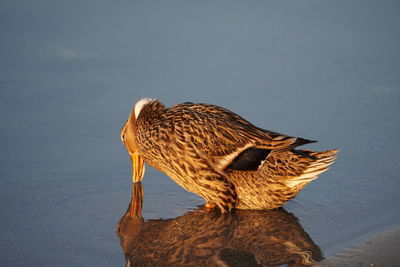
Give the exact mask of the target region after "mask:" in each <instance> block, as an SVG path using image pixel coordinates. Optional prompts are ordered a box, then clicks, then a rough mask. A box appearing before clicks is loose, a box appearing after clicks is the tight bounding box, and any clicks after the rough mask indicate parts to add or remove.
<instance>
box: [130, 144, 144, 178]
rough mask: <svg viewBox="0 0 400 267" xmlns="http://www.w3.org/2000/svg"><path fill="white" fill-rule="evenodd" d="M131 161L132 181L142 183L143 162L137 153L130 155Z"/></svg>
mask: <svg viewBox="0 0 400 267" xmlns="http://www.w3.org/2000/svg"><path fill="white" fill-rule="evenodd" d="M131 160H132V181H133V182H134V183H138V182H140V181H142V179H143V175H144V170H145V168H144V161H143V158H142V157H141V156H140V155H139V153H137V152H135V153H133V154H132V155H131Z"/></svg>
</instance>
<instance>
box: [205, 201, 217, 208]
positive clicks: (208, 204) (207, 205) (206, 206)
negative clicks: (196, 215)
mask: <svg viewBox="0 0 400 267" xmlns="http://www.w3.org/2000/svg"><path fill="white" fill-rule="evenodd" d="M215 207H216V205H215V204H212V203H209V202H207V203H206V205H205V206H204V208H205V209H206V210H212V209H214V208H215Z"/></svg>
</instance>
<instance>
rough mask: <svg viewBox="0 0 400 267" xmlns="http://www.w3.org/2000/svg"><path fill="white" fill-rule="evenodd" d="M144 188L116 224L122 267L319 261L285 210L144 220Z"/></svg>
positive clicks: (137, 186)
mask: <svg viewBox="0 0 400 267" xmlns="http://www.w3.org/2000/svg"><path fill="white" fill-rule="evenodd" d="M143 195H144V191H143V186H142V184H141V183H135V184H133V185H132V200H131V203H130V204H129V207H128V210H127V211H126V213H125V214H124V215H123V216H122V218H121V219H120V221H119V223H118V225H117V235H118V236H119V238H120V240H121V247H122V249H123V252H124V254H125V260H126V266H310V265H313V264H315V263H316V262H318V261H320V260H321V259H322V254H321V251H320V249H319V247H318V246H317V245H316V244H315V243H314V242H313V241H312V240H311V238H310V237H309V236H308V234H307V233H306V232H305V231H304V229H303V227H302V226H301V225H300V223H299V221H298V219H297V218H296V217H295V216H294V215H293V214H291V213H289V212H287V211H285V210H284V209H276V210H267V211H248V210H235V211H234V212H232V213H230V214H221V213H219V212H217V211H208V210H204V208H199V209H197V210H195V211H193V212H189V213H187V214H185V215H182V216H180V217H177V218H174V219H168V220H162V219H159V220H148V221H144V220H143V217H142V203H143Z"/></svg>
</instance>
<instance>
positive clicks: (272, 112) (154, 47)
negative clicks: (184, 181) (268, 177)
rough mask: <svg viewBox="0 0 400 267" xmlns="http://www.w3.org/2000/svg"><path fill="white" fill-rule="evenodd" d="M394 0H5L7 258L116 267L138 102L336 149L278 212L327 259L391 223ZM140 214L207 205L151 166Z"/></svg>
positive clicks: (398, 54)
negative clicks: (128, 128) (187, 106)
mask: <svg viewBox="0 0 400 267" xmlns="http://www.w3.org/2000/svg"><path fill="white" fill-rule="evenodd" d="M399 25H400V2H399V1H370V0H362V1H317V0H312V1H303V0H301V1H222V0H221V1H211V0H210V1H208V0H206V1H193V0H189V1H183V0H179V1H114V2H112V3H111V2H110V1H98V0H97V1H44V0H40V1H27V0H26V1H22V0H12V1H11V0H10V1H4V0H3V1H1V2H0V36H1V37H0V38H1V42H0V114H1V116H0V120H1V121H0V122H1V131H0V148H1V150H0V151H1V152H0V174H1V177H0V179H1V180H0V182H1V185H0V215H1V219H0V243H1V246H0V261H1V262H2V264H4V266H55V265H57V266H59V265H69V266H92V265H98V266H120V265H122V264H123V263H124V258H123V253H122V251H121V247H120V246H119V240H118V238H117V236H116V235H115V233H114V229H115V224H116V223H117V222H118V220H119V218H120V217H121V216H122V214H123V213H124V212H125V210H126V208H127V205H128V204H129V201H130V196H131V192H130V189H131V178H130V175H131V174H130V171H131V165H130V160H129V157H128V155H127V153H126V151H125V149H124V147H123V146H122V144H121V142H120V139H119V131H120V128H121V126H122V124H123V123H124V122H125V120H126V119H127V117H128V114H129V112H130V110H131V108H132V106H133V104H134V103H135V102H136V101H137V100H138V99H140V98H142V97H152V98H157V99H159V100H161V101H162V102H164V103H165V104H166V105H167V106H169V105H173V104H176V103H179V102H184V101H192V102H206V103H212V104H217V105H221V106H224V107H227V108H229V109H231V110H233V111H235V112H236V113H238V114H240V115H242V116H243V117H245V118H247V119H248V120H250V121H251V122H253V123H254V124H256V125H257V126H260V127H263V128H267V129H271V130H275V131H279V132H282V133H286V134H290V135H295V136H301V137H305V138H309V139H314V140H319V141H320V142H319V143H317V144H312V145H309V146H307V148H309V149H318V150H324V149H330V148H335V147H337V148H339V149H340V150H341V153H340V155H339V158H338V160H337V162H336V163H335V165H333V167H332V168H331V169H330V170H329V171H328V172H326V173H324V174H323V175H321V177H320V178H319V179H318V180H316V181H314V182H313V183H312V184H310V185H309V186H308V187H307V188H306V189H305V190H304V191H303V192H302V193H301V194H300V195H299V196H298V197H297V198H296V199H295V200H293V201H291V202H289V203H288V204H287V205H286V206H285V208H286V209H287V210H288V211H290V212H292V213H294V214H295V215H296V216H297V217H298V218H299V219H300V222H301V224H302V226H303V227H304V229H305V231H306V232H307V233H308V234H309V235H310V236H311V238H312V239H313V240H314V242H315V243H316V244H317V245H319V246H320V248H321V250H322V251H323V253H324V255H325V256H330V255H332V254H334V253H337V252H339V251H340V250H342V249H343V248H344V247H348V246H352V245H355V244H356V243H357V242H359V241H360V240H362V239H364V238H366V237H369V236H371V235H372V234H375V233H378V232H380V231H383V230H385V229H388V228H390V227H393V226H396V225H399V224H400V213H399V210H400V201H399V195H400V194H399V186H400V181H399V174H398V173H399V170H400V167H399V166H400V153H399V149H400V139H399V136H400V27H399ZM143 182H144V189H145V201H144V207H143V212H144V217H145V219H155V218H173V217H176V216H179V215H182V214H184V213H185V212H187V211H188V210H191V209H193V208H195V207H196V206H197V205H200V204H202V203H203V200H202V199H201V198H199V197H197V196H195V195H193V194H191V193H188V192H186V191H184V190H183V189H181V188H179V187H178V186H177V185H175V183H174V182H172V181H171V180H170V179H169V178H168V177H166V176H165V175H164V174H162V173H160V172H158V171H156V170H154V169H151V168H150V167H148V168H147V172H146V175H145V178H144V181H143Z"/></svg>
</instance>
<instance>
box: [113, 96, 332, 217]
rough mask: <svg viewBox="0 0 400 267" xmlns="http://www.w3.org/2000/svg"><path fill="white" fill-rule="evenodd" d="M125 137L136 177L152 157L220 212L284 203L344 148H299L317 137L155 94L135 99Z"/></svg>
mask: <svg viewBox="0 0 400 267" xmlns="http://www.w3.org/2000/svg"><path fill="white" fill-rule="evenodd" d="M120 137H121V141H122V142H123V143H124V145H125V147H126V149H127V151H128V154H129V155H130V158H131V161H132V181H133V183H137V182H140V181H142V179H143V176H144V173H145V162H146V163H147V164H149V165H150V166H152V167H154V168H156V169H158V170H160V171H161V172H163V173H165V174H166V175H167V176H169V177H170V178H171V179H172V180H173V181H175V182H176V183H177V184H178V185H180V186H181V187H183V188H184V189H186V190H187V191H189V192H192V193H195V194H197V195H199V196H200V197H202V198H203V199H204V200H205V202H206V204H205V208H206V209H214V208H216V209H219V210H220V211H221V212H222V213H227V212H230V211H231V210H232V209H248V210H268V209H275V208H278V207H281V206H283V205H284V204H285V203H286V202H287V201H289V200H291V199H293V198H294V197H295V196H296V195H297V194H298V193H299V192H300V191H301V190H302V189H303V188H304V187H305V186H306V185H307V184H309V183H310V182H311V181H313V180H315V179H316V178H318V175H320V174H321V173H323V172H324V171H326V170H328V168H329V166H330V165H331V164H332V163H333V162H334V161H335V159H336V156H337V153H338V149H331V150H327V151H322V152H318V151H312V150H300V149H297V147H299V146H302V145H306V144H310V143H314V142H316V141H313V140H308V139H305V138H301V137H294V136H289V135H285V134H281V133H278V132H274V131H270V130H265V129H262V128H259V127H257V126H255V125H253V124H252V123H250V122H249V121H247V120H246V119H244V118H242V117H241V116H239V115H237V114H236V113H234V112H232V111H230V110H228V109H226V108H223V107H220V106H216V105H211V104H204V103H192V102H185V103H181V104H176V105H174V106H172V107H166V106H165V105H164V104H163V103H161V102H160V101H159V100H157V99H152V98H143V99H140V100H139V101H137V102H136V103H135V105H134V107H133V109H132V111H131V112H130V115H129V117H128V120H127V121H126V123H125V124H124V126H123V127H122V129H121V133H120Z"/></svg>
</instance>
